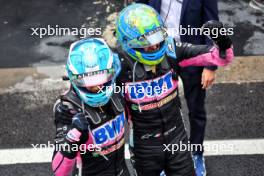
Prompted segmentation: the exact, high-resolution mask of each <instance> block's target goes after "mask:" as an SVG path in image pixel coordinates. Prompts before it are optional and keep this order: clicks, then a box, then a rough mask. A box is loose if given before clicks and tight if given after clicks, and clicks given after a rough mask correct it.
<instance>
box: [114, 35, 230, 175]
mask: <svg viewBox="0 0 264 176" xmlns="http://www.w3.org/2000/svg"><path fill="white" fill-rule="evenodd" d="M167 42H168V49H167V51H166V53H165V58H164V59H163V61H162V62H161V63H160V64H158V65H156V72H155V73H153V72H152V71H147V70H146V69H145V66H144V65H143V64H141V63H139V62H137V61H134V60H133V59H132V58H129V56H128V55H126V54H125V53H124V51H122V50H120V49H118V52H119V54H120V56H121V58H122V59H121V62H122V72H121V74H120V77H119V80H118V84H119V85H122V86H124V87H125V93H124V95H125V101H126V109H127V111H128V116H129V124H130V149H131V162H132V164H133V166H134V169H135V173H136V174H137V175H138V176H147V175H151V176H158V175H159V174H160V172H161V171H162V170H165V173H166V175H167V176H191V175H193V173H194V168H193V167H194V166H193V161H192V158H191V153H190V151H188V150H185V151H180V150H177V151H175V152H173V151H171V150H166V149H165V146H170V147H172V145H173V144H174V145H178V146H179V145H180V143H182V144H188V137H187V134H186V130H185V127H184V124H183V121H182V115H181V111H180V100H179V96H178V74H177V68H179V67H185V66H191V65H192V66H211V65H218V66H225V65H227V64H228V63H230V62H231V61H232V59H233V49H232V47H231V40H229V41H227V42H229V44H227V46H228V47H226V48H225V49H226V50H225V58H220V57H219V49H218V48H217V47H215V46H206V45H191V44H187V43H180V42H175V41H174V39H172V38H168V41H167ZM174 147H175V146H174ZM171 149H172V148H171Z"/></svg>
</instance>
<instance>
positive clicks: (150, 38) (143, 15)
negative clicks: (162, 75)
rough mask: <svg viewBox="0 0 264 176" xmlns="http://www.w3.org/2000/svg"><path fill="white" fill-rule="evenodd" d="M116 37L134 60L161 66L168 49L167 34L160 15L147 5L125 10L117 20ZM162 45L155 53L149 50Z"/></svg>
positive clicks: (136, 5) (132, 6) (135, 5)
mask: <svg viewBox="0 0 264 176" xmlns="http://www.w3.org/2000/svg"><path fill="white" fill-rule="evenodd" d="M116 36H117V41H118V43H119V44H120V45H121V46H122V49H123V50H124V51H125V52H126V53H127V54H128V55H129V56H130V57H131V58H133V59H135V60H137V61H139V62H141V63H142V64H146V65H157V64H159V63H160V62H161V61H162V60H163V58H164V56H165V51H166V48H167V43H166V40H165V39H166V37H167V33H166V30H165V27H164V24H163V21H162V19H161V17H160V15H159V14H158V13H157V12H156V11H155V9H153V8H152V7H150V6H148V5H145V4H140V3H138V4H137V3H136V4H132V5H129V6H127V7H126V8H124V9H123V10H122V11H121V12H120V14H119V16H118V18H117V20H116ZM156 44H160V48H159V49H158V50H157V51H154V52H145V51H144V49H143V48H147V47H150V46H153V45H156Z"/></svg>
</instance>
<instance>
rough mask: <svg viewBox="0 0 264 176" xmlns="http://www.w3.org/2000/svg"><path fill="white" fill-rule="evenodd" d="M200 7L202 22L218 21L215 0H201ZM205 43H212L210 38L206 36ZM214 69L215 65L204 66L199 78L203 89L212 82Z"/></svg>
mask: <svg viewBox="0 0 264 176" xmlns="http://www.w3.org/2000/svg"><path fill="white" fill-rule="evenodd" d="M202 8H203V23H206V22H207V21H210V20H216V21H219V17H218V5H217V0H203V6H202ZM205 44H207V45H212V40H210V39H209V38H208V37H205ZM216 69H217V66H206V67H204V70H203V73H202V80H201V84H202V85H203V89H206V88H208V87H209V86H210V85H212V84H213V82H214V80H215V71H216Z"/></svg>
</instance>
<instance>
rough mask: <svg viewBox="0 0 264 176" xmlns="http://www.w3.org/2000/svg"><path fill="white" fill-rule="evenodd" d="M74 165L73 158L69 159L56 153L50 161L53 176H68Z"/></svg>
mask: <svg viewBox="0 0 264 176" xmlns="http://www.w3.org/2000/svg"><path fill="white" fill-rule="evenodd" d="M74 165H75V158H74V159H69V158H66V157H64V156H63V155H62V154H61V153H60V152H57V153H56V154H55V156H54V158H53V160H52V170H53V172H54V174H55V176H70V175H71V173H72V170H73V168H74Z"/></svg>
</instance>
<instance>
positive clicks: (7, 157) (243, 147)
mask: <svg viewBox="0 0 264 176" xmlns="http://www.w3.org/2000/svg"><path fill="white" fill-rule="evenodd" d="M204 145H205V150H206V151H205V156H223V155H257V154H261V155H263V154H264V147H263V146H264V139H245V140H210V141H205V142H204ZM174 149H175V148H174ZM52 153H53V148H38V149H35V148H21V149H1V150H0V165H10V164H18V163H46V162H50V161H51V158H52ZM125 158H126V159H129V158H130V154H129V151H128V144H126V145H125Z"/></svg>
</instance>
